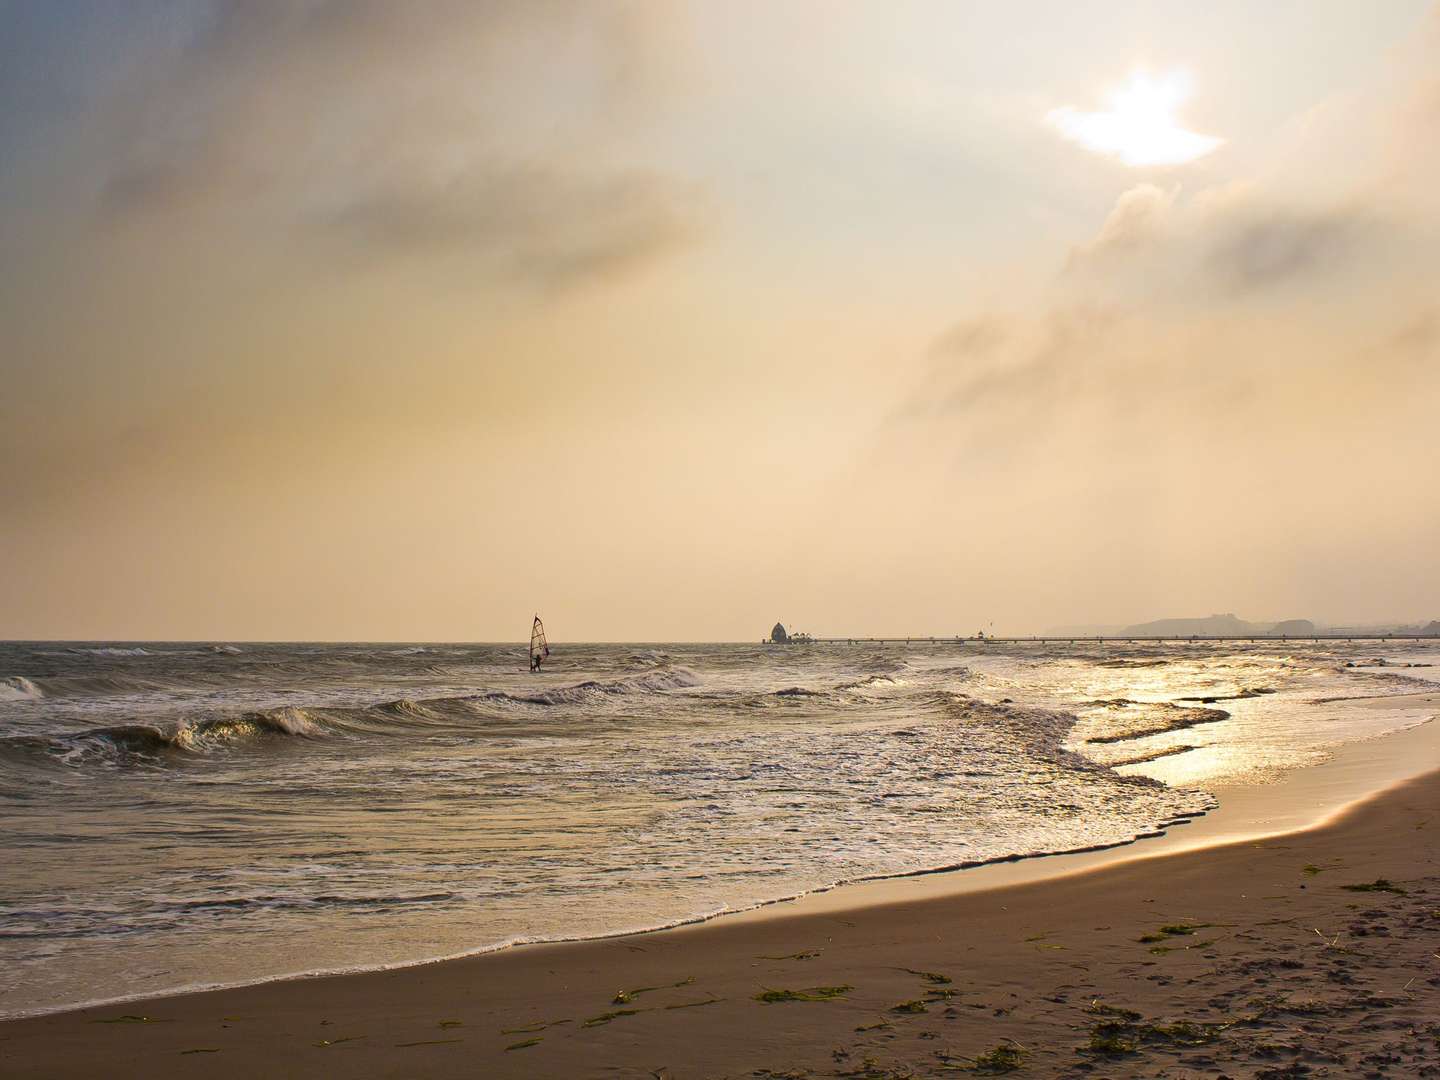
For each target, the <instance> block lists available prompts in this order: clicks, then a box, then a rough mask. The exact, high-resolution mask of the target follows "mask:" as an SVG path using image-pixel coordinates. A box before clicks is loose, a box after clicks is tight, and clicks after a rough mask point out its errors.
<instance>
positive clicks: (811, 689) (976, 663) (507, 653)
mask: <svg viewBox="0 0 1440 1080" xmlns="http://www.w3.org/2000/svg"><path fill="white" fill-rule="evenodd" d="M552 648H553V655H552V657H551V659H550V661H549V662H548V663H547V664H546V665H545V667H544V669H543V670H542V671H541V672H540V673H538V674H531V673H530V672H529V671H528V670H527V657H526V648H525V646H524V645H504V644H501V645H497V644H340V645H336V644H248V643H238V642H237V643H229V642H215V643H205V644H196V643H164V642H145V643H133V642H127V643H111V642H87V643H75V642H64V643H46V642H24V643H14V642H12V643H0V1016H7V1017H9V1016H19V1015H26V1014H33V1013H39V1012H46V1011H53V1010H57V1009H62V1008H66V1007H71V1006H75V1005H80V1004H87V1003H97V1002H106V1001H119V1000H123V999H127V998H134V997H140V996H148V995H154V994H160V993H165V992H171V991H179V990H186V989H195V988H201V987H209V986H229V985H237V984H245V983H254V982H261V981H265V980H272V979H278V978H285V977H291V976H297V975H303V974H310V973H317V972H326V971H354V970H365V969H376V968H385V967H391V966H397V965H404V964H412V963H417V962H422V961H427V960H434V959H439V958H443V957H451V956H461V955H467V954H473V953H478V952H484V951H488V950H494V949H502V948H506V947H509V946H513V945H515V944H518V943H523V942H537V941H557V940H569V939H578V938H590V937H600V936H605V935H613V934H620V933H625V932H629V931H639V930H646V929H653V928H659V927H666V926H673V925H677V924H681V923H686V922H691V921H695V920H701V919H707V918H711V917H714V916H718V915H722V914H724V913H726V912H735V911H742V910H745V909H749V908H753V907H756V906H758V905H764V904H769V903H773V902H776V901H779V900H783V899H787V898H792V897H797V896H801V895H804V894H806V893H810V892H814V891H817V890H825V889H831V888H834V887H837V886H842V885H844V884H845V883H847V882H856V881H863V880H868V879H876V878H886V877H896V876H903V875H911V874H919V873H926V872H933V871H939V870H947V869H960V868H964V867H969V866H973V865H977V864H983V863H986V862H991V861H995V860H1002V859H1012V858H1016V857H1026V856H1039V855H1044V854H1049V853H1056V852H1067V851H1075V850H1083V849H1093V848H1100V847H1105V846H1109V845H1120V844H1127V843H1131V842H1134V841H1136V840H1137V839H1138V838H1144V837H1147V836H1153V835H1155V834H1156V833H1158V832H1161V831H1164V830H1166V829H1171V828H1178V827H1183V824H1182V823H1183V822H1185V821H1187V820H1189V819H1191V818H1193V817H1195V816H1196V815H1199V814H1204V813H1206V812H1207V811H1210V810H1212V809H1213V808H1214V807H1215V806H1216V805H1217V801H1216V794H1215V791H1216V790H1217V789H1219V790H1222V791H1223V788H1224V785H1227V784H1233V783H1269V782H1273V781H1275V780H1276V779H1278V778H1281V777H1283V775H1284V774H1285V773H1286V772H1287V771H1288V770H1292V769H1295V768H1297V767H1300V766H1304V765H1308V764H1312V763H1315V762H1319V761H1323V760H1324V759H1325V758H1326V757H1327V756H1329V755H1330V754H1332V753H1333V752H1334V751H1335V749H1336V748H1337V747H1339V746H1341V745H1343V744H1345V743H1349V742H1353V741H1356V740H1362V739H1370V738H1374V737H1377V736H1380V735H1383V734H1385V733H1387V732H1390V731H1394V730H1397V729H1400V728H1404V727H1409V726H1413V725H1416V724H1420V723H1424V722H1426V721H1427V720H1428V719H1429V718H1430V715H1429V712H1428V711H1427V710H1426V709H1425V708H1422V707H1419V706H1414V705H1406V706H1402V707H1396V708H1393V709H1389V708H1387V709H1376V708H1374V707H1373V699H1375V698H1377V697H1384V696H1391V695H1404V694H1409V693H1413V692H1415V691H1417V690H1433V689H1434V688H1435V685H1436V681H1437V679H1440V666H1437V665H1440V647H1437V644H1436V643H1434V642H1428V643H1421V644H1405V643H1400V642H1387V643H1384V644H1383V645H1377V644H1375V643H1373V642H1371V643H1355V644H1347V643H1321V644H1309V643H1303V644H1302V643H1295V642H1288V643H1287V642H1271V643H1260V644H1254V645H1250V644H1244V643H1238V644H1237V643H1190V642H1174V643H1160V644H1130V645H1127V644H1101V643H1082V644H1073V643H1072V644H1055V643H1051V644H1038V643H1036V644H1023V645H1001V644H998V643H997V644H983V643H980V642H976V641H974V640H969V641H963V642H942V643H930V642H923V643H922V642H916V643H913V644H906V643H903V642H902V643H896V644H888V645H874V644H854V645H850V644H814V645H803V646H789V647H779V646H766V645H741V644H727V645H713V644H705V645H686V644H643V645H618V644H603V645H583V644H567V643H564V642H552Z"/></svg>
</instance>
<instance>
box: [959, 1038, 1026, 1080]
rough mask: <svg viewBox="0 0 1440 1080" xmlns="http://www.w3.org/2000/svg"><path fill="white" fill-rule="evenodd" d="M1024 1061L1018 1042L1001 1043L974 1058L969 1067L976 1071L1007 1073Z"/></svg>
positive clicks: (1023, 1052)
mask: <svg viewBox="0 0 1440 1080" xmlns="http://www.w3.org/2000/svg"><path fill="white" fill-rule="evenodd" d="M1024 1062H1025V1048H1024V1047H1022V1046H1020V1045H1019V1044H1018V1043H1001V1044H1000V1045H999V1046H995V1047H992V1048H991V1049H989V1050H986V1051H985V1052H984V1053H983V1054H981V1055H980V1056H979V1057H977V1058H975V1060H974V1061H973V1062H972V1063H971V1065H970V1069H971V1071H973V1072H977V1073H991V1074H994V1073H1008V1072H1014V1071H1015V1070H1016V1069H1018V1068H1020V1066H1021V1065H1023V1064H1024Z"/></svg>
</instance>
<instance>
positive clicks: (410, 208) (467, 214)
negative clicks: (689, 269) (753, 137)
mask: <svg viewBox="0 0 1440 1080" xmlns="http://www.w3.org/2000/svg"><path fill="white" fill-rule="evenodd" d="M695 223H696V214H695V208H694V201H693V200H692V199H690V198H688V197H687V196H686V194H685V193H683V192H682V191H681V189H680V188H679V186H678V185H676V184H675V183H673V182H670V181H668V180H667V179H666V178H664V177H661V176H658V175H656V174H654V173H651V172H640V171H633V172H627V173H618V174H613V175H605V176H599V177H594V176H586V175H584V174H574V173H568V172H562V171H559V170H556V169H550V168H544V167H531V168H528V169H524V170H516V171H513V172H499V171H492V172H486V171H479V172H475V173H471V174H466V175H462V176H459V177H456V178H453V179H451V180H448V181H446V182H445V183H443V184H440V185H427V184H417V183H414V182H411V183H407V184H401V185H393V186H390V187H384V188H377V189H374V190H371V191H367V192H364V193H361V194H358V195H356V196H354V197H352V198H351V199H350V200H349V201H348V202H347V203H346V204H345V205H343V206H340V207H338V208H336V209H335V210H333V211H326V212H324V213H321V214H318V215H315V216H314V217H312V219H311V224H312V225H314V226H315V227H316V228H317V229H321V230H324V231H325V232H326V233H328V234H329V235H330V236H331V238H332V239H333V240H335V241H337V242H339V243H348V244H349V245H350V246H351V249H352V254H353V255H354V256H355V257H357V258H373V257H377V256H391V255H398V256H401V257H407V256H415V257H425V256H430V255H434V254H467V253H473V254H479V255H481V256H482V257H484V258H486V259H488V260H489V261H490V263H491V264H492V265H493V267H494V268H495V269H496V270H497V271H501V272H503V273H505V274H507V275H515V276H518V277H520V278H522V279H524V280H527V281H530V282H532V283H534V284H537V285H540V286H543V287H546V288H552V289H554V288H564V287H566V286H569V285H573V284H576V283H578V282H581V281H585V280H591V279H596V278H600V277H606V276H610V275H612V274H615V273H620V272H623V271H625V270H627V269H629V268H631V267H634V266H637V265H640V264H643V263H646V262H649V261H651V260H652V259H655V258H658V257H661V256H663V255H666V254H668V253H670V252H671V251H673V250H675V249H676V248H678V247H680V246H682V245H684V244H685V243H687V242H689V241H690V240H691V239H692V238H693V236H694V235H695V227H696V224H695Z"/></svg>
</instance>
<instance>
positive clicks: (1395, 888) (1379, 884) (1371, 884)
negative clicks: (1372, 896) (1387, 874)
mask: <svg viewBox="0 0 1440 1080" xmlns="http://www.w3.org/2000/svg"><path fill="white" fill-rule="evenodd" d="M1340 888H1342V889H1344V890H1345V891H1346V892H1388V893H1394V894H1395V895H1396V896H1405V895H1406V892H1405V890H1404V889H1402V888H1400V886H1399V885H1396V884H1395V883H1394V882H1392V881H1388V880H1386V879H1385V878H1383V877H1382V878H1376V879H1375V880H1374V881H1367V882H1365V883H1363V884H1360V885H1341V886H1340Z"/></svg>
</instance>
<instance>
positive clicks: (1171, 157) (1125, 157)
mask: <svg viewBox="0 0 1440 1080" xmlns="http://www.w3.org/2000/svg"><path fill="white" fill-rule="evenodd" d="M1190 92H1191V81H1190V77H1189V75H1187V74H1186V73H1185V72H1181V71H1175V72H1170V73H1169V74H1167V75H1164V76H1160V77H1154V76H1151V75H1149V74H1148V73H1146V72H1143V71H1137V72H1135V73H1134V74H1133V75H1131V76H1130V78H1129V79H1128V80H1127V81H1126V82H1125V83H1124V84H1123V85H1122V86H1120V87H1118V88H1116V89H1115V90H1113V91H1111V92H1110V93H1109V94H1107V95H1106V97H1105V105H1106V106H1107V107H1106V108H1105V109H1103V110H1101V111H1098V112H1085V111H1083V110H1080V109H1077V108H1075V107H1074V106H1073V105H1064V106H1061V107H1060V108H1058V109H1051V110H1050V112H1049V113H1047V114H1046V116H1045V120H1046V122H1047V123H1049V124H1050V125H1051V126H1052V127H1054V128H1055V129H1056V130H1058V131H1059V132H1060V134H1061V135H1063V136H1064V137H1065V138H1067V139H1069V140H1070V141H1072V142H1077V143H1079V144H1080V145H1081V146H1084V147H1085V148H1086V149H1089V150H1093V151H1095V152H1096V153H1097V154H1105V155H1106V156H1108V157H1113V158H1116V159H1118V160H1119V161H1122V162H1124V163H1125V164H1126V165H1136V166H1144V165H1183V164H1185V163H1186V162H1188V161H1194V160H1195V159H1197V158H1201V157H1204V156H1205V155H1206V154H1208V153H1210V152H1211V151H1212V150H1214V149H1215V148H1216V147H1218V146H1220V145H1221V144H1222V143H1224V141H1225V140H1224V139H1220V138H1217V137H1215V136H1213V135H1201V134H1198V133H1197V132H1194V131H1188V130H1186V129H1185V128H1184V127H1181V126H1180V123H1179V121H1178V119H1177V117H1176V115H1175V113H1176V110H1177V109H1178V108H1179V107H1180V106H1181V105H1182V104H1184V102H1185V101H1186V100H1188V99H1189V97H1190Z"/></svg>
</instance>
